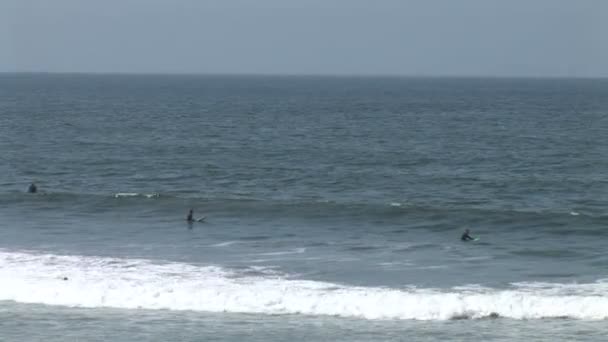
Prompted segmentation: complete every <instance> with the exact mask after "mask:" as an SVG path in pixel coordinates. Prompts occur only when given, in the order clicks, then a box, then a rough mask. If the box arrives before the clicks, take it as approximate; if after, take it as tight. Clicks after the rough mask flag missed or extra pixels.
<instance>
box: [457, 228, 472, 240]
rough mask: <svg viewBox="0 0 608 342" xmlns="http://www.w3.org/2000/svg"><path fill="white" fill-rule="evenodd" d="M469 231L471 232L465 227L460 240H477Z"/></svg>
mask: <svg viewBox="0 0 608 342" xmlns="http://www.w3.org/2000/svg"><path fill="white" fill-rule="evenodd" d="M469 233H470V231H469V230H468V229H465V231H464V233H463V234H462V236H461V237H460V240H462V241H473V240H475V239H474V238H473V237H472V236H471V235H470V234H469Z"/></svg>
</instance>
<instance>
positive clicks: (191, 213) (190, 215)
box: [186, 209, 207, 223]
mask: <svg viewBox="0 0 608 342" xmlns="http://www.w3.org/2000/svg"><path fill="white" fill-rule="evenodd" d="M205 218H207V217H206V216H203V217H200V218H197V219H195V218H194V210H192V209H190V211H189V212H188V216H187V217H186V221H187V222H188V223H193V222H203V221H205Z"/></svg>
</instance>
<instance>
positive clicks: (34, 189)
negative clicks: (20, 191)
mask: <svg viewBox="0 0 608 342" xmlns="http://www.w3.org/2000/svg"><path fill="white" fill-rule="evenodd" d="M37 191H38V188H37V187H36V184H34V183H31V184H30V186H28V187H27V192H29V193H30V194H35V193H36V192H37Z"/></svg>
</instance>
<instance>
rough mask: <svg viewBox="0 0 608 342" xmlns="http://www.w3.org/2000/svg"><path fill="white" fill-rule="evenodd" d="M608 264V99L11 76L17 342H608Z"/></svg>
mask: <svg viewBox="0 0 608 342" xmlns="http://www.w3.org/2000/svg"><path fill="white" fill-rule="evenodd" d="M31 182H35V183H36V184H37V186H38V189H39V191H38V193H36V194H28V193H26V189H27V186H28V185H29V184H30V183H31ZM190 208H192V209H193V210H194V216H195V217H202V216H206V220H205V222H200V223H192V224H188V223H187V222H186V220H185V218H186V215H187V213H188V210H189V209H190ZM465 229H470V230H471V235H473V236H475V237H479V238H480V240H479V241H475V242H467V243H465V242H462V241H460V235H461V234H462V232H463V231H464V230H465ZM607 242H608V81H607V80H601V79H598V80H593V79H482V78H479V79H465V78H462V79H459V78H446V79H443V78H374V77H364V78H357V77H279V76H274V77H271V76H185V75H184V76H176V75H86V74H2V75H0V338H1V340H2V341H38V340H45V341H83V340H86V341H107V340H111V341H132V340H136V339H140V340H146V341H167V340H176V341H201V340H218V341H243V340H248V341H284V340H288V339H289V340H295V341H377V340H404V341H443V340H453V341H471V340H474V339H477V340H483V341H512V340H524V339H527V340H534V341H556V340H564V341H572V340H581V341H604V340H605V338H606V335H607V333H608V325H607V323H606V322H607V321H606V319H607V318H608V255H607V254H606V245H607Z"/></svg>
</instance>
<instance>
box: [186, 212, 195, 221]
mask: <svg viewBox="0 0 608 342" xmlns="http://www.w3.org/2000/svg"><path fill="white" fill-rule="evenodd" d="M193 214H194V210H192V209H190V212H188V217H186V221H188V222H189V223H192V222H194V217H192V215H193Z"/></svg>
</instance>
